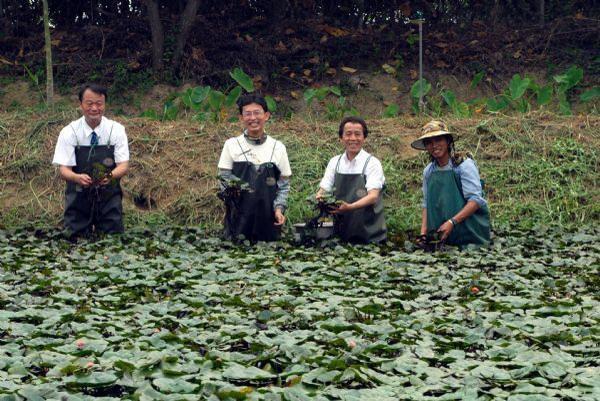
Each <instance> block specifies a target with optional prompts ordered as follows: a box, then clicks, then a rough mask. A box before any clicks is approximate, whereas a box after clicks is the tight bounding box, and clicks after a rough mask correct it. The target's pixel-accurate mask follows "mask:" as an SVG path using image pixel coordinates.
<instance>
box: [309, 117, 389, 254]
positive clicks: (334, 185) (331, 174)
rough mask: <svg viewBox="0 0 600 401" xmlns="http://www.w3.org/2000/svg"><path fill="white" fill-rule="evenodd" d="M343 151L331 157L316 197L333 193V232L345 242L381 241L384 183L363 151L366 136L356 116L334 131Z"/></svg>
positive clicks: (375, 161) (378, 169) (380, 170)
mask: <svg viewBox="0 0 600 401" xmlns="http://www.w3.org/2000/svg"><path fill="white" fill-rule="evenodd" d="M338 135H339V138H340V142H341V143H342V145H344V148H345V152H344V153H342V154H341V155H337V156H335V157H333V158H332V159H331V160H330V161H329V164H328V165H327V168H326V170H325V175H324V176H323V179H322V180H321V184H320V188H319V191H318V192H317V198H320V197H322V196H323V195H324V194H325V193H327V192H333V193H334V195H335V197H336V198H337V199H338V200H342V204H341V206H340V207H339V208H338V209H337V210H335V211H334V213H335V214H336V215H337V216H336V219H335V231H336V233H337V234H338V235H339V236H340V237H341V238H342V239H343V240H345V241H348V242H354V243H371V242H382V241H385V239H386V234H387V229H386V225H385V216H384V214H383V202H382V192H383V188H384V184H385V177H384V175H383V168H382V166H381V162H380V161H379V160H378V159H377V158H376V157H374V156H372V155H371V154H369V153H367V152H366V151H365V150H364V149H363V145H364V143H365V141H366V139H367V136H368V135H369V130H368V128H367V124H366V123H365V121H364V120H363V119H362V118H360V117H354V116H350V117H346V118H344V119H343V120H342V122H341V123H340V127H339V130H338Z"/></svg>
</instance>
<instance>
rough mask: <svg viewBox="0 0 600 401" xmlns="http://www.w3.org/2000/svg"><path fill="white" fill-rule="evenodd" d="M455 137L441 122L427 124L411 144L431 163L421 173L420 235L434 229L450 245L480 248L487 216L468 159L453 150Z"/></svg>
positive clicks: (486, 231) (487, 227)
mask: <svg viewBox="0 0 600 401" xmlns="http://www.w3.org/2000/svg"><path fill="white" fill-rule="evenodd" d="M457 139H458V137H457V135H456V134H454V133H452V132H449V131H448V128H447V126H446V124H444V123H443V122H441V121H435V120H434V121H430V122H428V123H427V124H425V125H424V126H423V128H422V129H421V136H420V137H419V138H418V139H417V140H415V141H413V142H412V143H411V146H412V147H413V148H414V149H417V150H426V151H427V152H429V154H430V156H431V163H429V164H428V165H427V167H425V169H424V170H423V203H422V206H423V211H422V217H421V235H426V234H427V233H428V232H430V231H432V230H434V231H437V232H439V233H440V234H441V239H442V240H444V241H445V242H446V243H447V244H450V245H459V246H464V245H467V244H478V245H484V244H487V243H489V241H490V215H489V210H488V206H487V202H486V200H485V199H484V198H483V189H482V185H481V180H480V178H479V170H478V168H477V165H476V164H475V161H474V160H473V159H472V158H469V157H466V158H462V157H459V156H457V154H456V153H455V151H454V142H455V141H456V140H457Z"/></svg>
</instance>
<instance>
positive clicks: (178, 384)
mask: <svg viewBox="0 0 600 401" xmlns="http://www.w3.org/2000/svg"><path fill="white" fill-rule="evenodd" d="M152 384H154V386H156V388H158V389H159V390H160V391H162V392H163V393H187V394H191V393H193V392H195V391H196V389H197V388H198V385H197V384H194V383H190V382H188V381H186V380H183V379H181V378H175V379H168V378H164V377H163V378H158V379H154V380H153V381H152Z"/></svg>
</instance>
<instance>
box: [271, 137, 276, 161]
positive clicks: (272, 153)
mask: <svg viewBox="0 0 600 401" xmlns="http://www.w3.org/2000/svg"><path fill="white" fill-rule="evenodd" d="M275 146H277V141H275V143H274V144H273V150H272V151H271V157H270V158H269V163H271V162H272V161H273V155H274V154H275Z"/></svg>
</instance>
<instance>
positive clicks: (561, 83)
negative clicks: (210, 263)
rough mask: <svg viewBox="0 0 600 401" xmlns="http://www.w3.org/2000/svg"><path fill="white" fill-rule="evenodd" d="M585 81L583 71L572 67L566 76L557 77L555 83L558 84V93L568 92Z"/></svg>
mask: <svg viewBox="0 0 600 401" xmlns="http://www.w3.org/2000/svg"><path fill="white" fill-rule="evenodd" d="M582 79H583V69H582V68H580V67H577V66H572V67H570V68H569V69H568V70H567V71H566V72H565V73H564V74H560V75H555V76H554V81H555V82H556V83H557V84H558V91H559V92H561V93H565V92H567V91H568V90H569V89H571V88H573V87H574V86H576V85H577V84H578V83H579V82H581V80H582Z"/></svg>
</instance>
